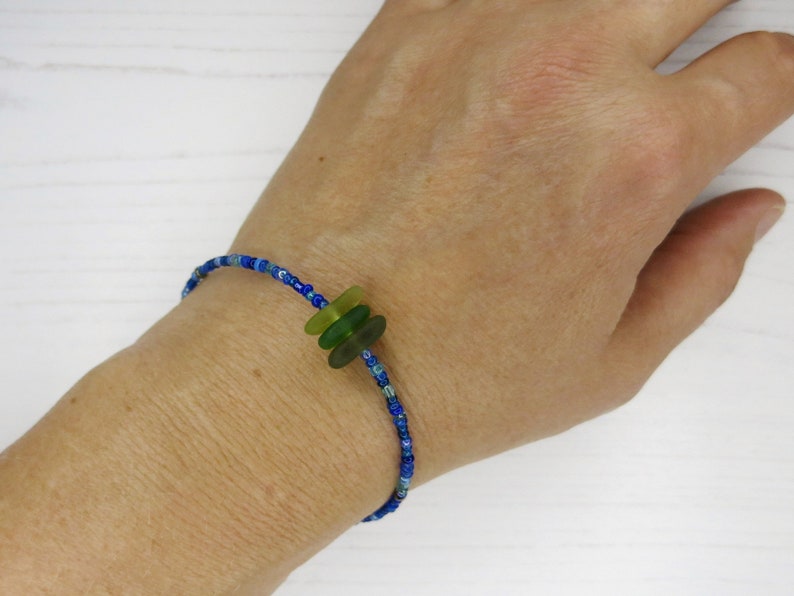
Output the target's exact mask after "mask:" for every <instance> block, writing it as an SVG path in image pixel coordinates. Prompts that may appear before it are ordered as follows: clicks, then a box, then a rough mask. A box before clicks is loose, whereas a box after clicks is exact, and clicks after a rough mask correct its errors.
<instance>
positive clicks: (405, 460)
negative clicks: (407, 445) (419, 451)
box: [402, 455, 414, 464]
mask: <svg viewBox="0 0 794 596" xmlns="http://www.w3.org/2000/svg"><path fill="white" fill-rule="evenodd" d="M402 461H403V463H404V464H412V463H414V456H413V455H409V456H407V457H403V458H402Z"/></svg>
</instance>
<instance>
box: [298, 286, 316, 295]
mask: <svg viewBox="0 0 794 596" xmlns="http://www.w3.org/2000/svg"><path fill="white" fill-rule="evenodd" d="M312 290H314V286H312V284H306V285H305V286H303V289H302V290H301V294H303V295H304V296H306V297H307V298H308V294H309V293H310V292H312ZM312 296H314V294H313V293H312Z"/></svg>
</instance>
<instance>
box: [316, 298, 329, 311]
mask: <svg viewBox="0 0 794 596" xmlns="http://www.w3.org/2000/svg"><path fill="white" fill-rule="evenodd" d="M328 304H329V302H328V300H326V299H325V298H323V301H322V302H320V306H318V308H320V309H323V308H325V307H326V306H328Z"/></svg>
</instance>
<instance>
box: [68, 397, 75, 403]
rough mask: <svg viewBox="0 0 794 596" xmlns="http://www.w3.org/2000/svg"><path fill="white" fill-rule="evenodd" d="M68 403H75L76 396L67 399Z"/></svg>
mask: <svg viewBox="0 0 794 596" xmlns="http://www.w3.org/2000/svg"><path fill="white" fill-rule="evenodd" d="M69 403H70V404H76V403H77V398H76V397H73V398H72V399H70V400H69Z"/></svg>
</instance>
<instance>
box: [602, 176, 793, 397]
mask: <svg viewBox="0 0 794 596" xmlns="http://www.w3.org/2000/svg"><path fill="white" fill-rule="evenodd" d="M784 208H785V202H784V201H783V199H782V197H780V195H778V194H777V193H774V192H772V191H770V190H763V189H752V190H743V191H739V192H735V193H731V194H729V195H725V196H722V197H719V198H717V199H714V200H713V201H710V202H709V203H706V204H705V205H702V206H700V207H698V208H697V209H694V210H692V211H690V212H689V213H686V214H685V215H684V216H683V217H682V218H681V219H680V220H679V221H678V223H677V224H676V225H675V227H674V228H673V229H672V231H671V232H670V234H669V235H668V236H667V238H665V240H664V242H662V244H661V245H659V247H658V248H657V249H656V251H655V252H654V253H653V255H652V256H651V258H650V260H649V261H648V262H647V263H646V265H645V267H644V268H643V270H642V271H641V272H640V275H639V276H638V278H637V283H636V286H635V289H634V293H633V294H632V297H631V299H630V300H629V303H628V305H627V306H626V310H625V311H624V313H623V316H622V318H621V320H620V322H619V323H618V326H617V327H616V329H615V331H614V333H613V335H612V339H611V343H610V346H609V350H608V356H611V357H612V358H614V361H615V364H616V365H617V366H618V367H619V369H620V370H621V371H622V374H624V375H625V374H626V373H628V374H630V375H631V374H632V373H633V374H637V373H639V374H641V375H643V376H642V378H641V379H633V381H634V382H636V381H639V382H641V383H642V382H644V381H645V380H646V379H647V377H648V376H650V374H651V373H652V372H653V371H654V370H655V369H656V367H658V366H659V364H661V362H662V360H664V358H665V357H666V356H667V355H668V353H669V352H670V351H671V350H672V349H673V348H675V347H676V346H677V345H678V344H679V343H681V341H683V340H684V339H685V338H686V337H687V336H688V335H689V334H690V333H692V332H693V331H694V330H695V329H697V328H698V327H699V326H700V325H701V324H702V323H703V322H704V321H705V320H706V318H708V316H709V315H711V314H712V313H713V312H714V311H715V310H716V309H717V308H718V307H719V306H720V305H721V304H722V303H723V302H724V301H725V300H726V299H727V298H728V297H729V296H730V295H731V293H732V292H733V290H734V288H735V287H736V284H737V282H738V281H739V277H740V276H741V273H742V269H743V268H744V263H745V261H746V260H747V257H748V256H749V254H750V252H751V251H752V248H753V245H754V244H755V242H756V241H757V240H758V239H760V238H761V237H762V236H763V235H764V234H765V233H766V232H767V231H768V230H769V229H770V228H771V227H772V226H773V225H774V224H775V222H776V221H777V220H778V219H779V218H780V216H781V215H782V214H783V209H784Z"/></svg>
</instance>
